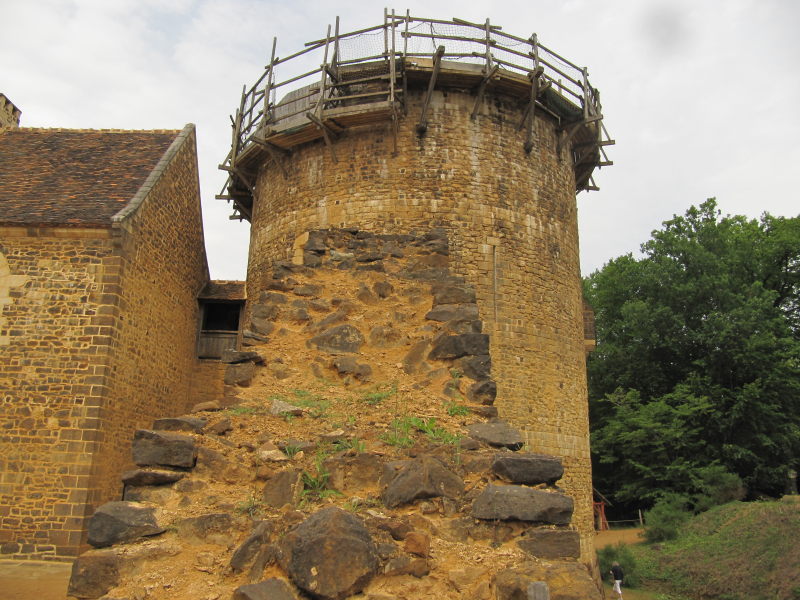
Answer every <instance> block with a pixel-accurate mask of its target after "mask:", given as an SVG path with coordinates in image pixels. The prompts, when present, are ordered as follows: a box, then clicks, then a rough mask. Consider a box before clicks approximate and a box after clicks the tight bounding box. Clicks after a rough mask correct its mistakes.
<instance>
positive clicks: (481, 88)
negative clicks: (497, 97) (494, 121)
mask: <svg viewBox="0 0 800 600" xmlns="http://www.w3.org/2000/svg"><path fill="white" fill-rule="evenodd" d="M499 70H500V65H494V66H493V67H492V68H491V69H489V72H488V73H486V74H485V75H484V76H483V79H481V83H480V85H479V86H478V95H477V97H476V98H475V105H474V106H473V107H472V114H471V115H470V117H469V118H470V119H472V120H473V121H474V120H475V117H477V116H478V109H479V108H480V106H481V102H482V101H483V95H484V94H485V93H486V86H487V85H488V84H489V81H491V79H492V77H494V76H495V75H496V74H497V72H498V71H499Z"/></svg>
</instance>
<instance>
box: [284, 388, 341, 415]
mask: <svg viewBox="0 0 800 600" xmlns="http://www.w3.org/2000/svg"><path fill="white" fill-rule="evenodd" d="M292 393H293V394H294V399H293V400H291V401H290V404H294V405H295V406H300V407H301V408H306V409H308V411H307V414H308V416H309V417H311V418H312V419H326V418H328V417H329V416H330V414H329V413H328V409H330V407H331V403H330V400H327V399H326V398H325V397H323V396H320V395H319V394H314V393H312V392H309V391H307V390H292Z"/></svg>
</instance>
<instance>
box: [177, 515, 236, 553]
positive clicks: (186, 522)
mask: <svg viewBox="0 0 800 600" xmlns="http://www.w3.org/2000/svg"><path fill="white" fill-rule="evenodd" d="M175 526H176V528H177V530H178V536H179V537H180V538H181V539H183V540H184V541H186V542H188V543H190V544H217V545H218V546H228V545H229V544H230V543H231V541H232V532H231V529H232V527H233V519H232V518H231V516H230V515H229V514H228V513H209V514H205V515H200V516H198V517H189V518H187V519H181V520H180V521H178V522H177V523H175Z"/></svg>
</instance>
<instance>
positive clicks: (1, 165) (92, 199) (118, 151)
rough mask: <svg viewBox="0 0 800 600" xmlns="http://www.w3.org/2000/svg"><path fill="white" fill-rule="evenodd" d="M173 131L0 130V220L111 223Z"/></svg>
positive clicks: (4, 222)
mask: <svg viewBox="0 0 800 600" xmlns="http://www.w3.org/2000/svg"><path fill="white" fill-rule="evenodd" d="M179 133H180V131H171V130H158V131H121V130H93V129H33V128H20V129H9V130H7V131H5V132H3V133H0V225H28V226H31V225H42V226H68V227H69V226H72V227H97V226H101V227H110V226H111V217H113V216H114V215H115V214H116V213H117V212H119V211H120V210H121V209H122V208H124V207H125V205H126V204H127V203H128V202H129V201H130V200H131V198H133V196H134V195H135V194H136V191H137V190H138V189H139V188H140V187H141V185H142V184H143V183H144V181H145V179H146V178H147V176H148V175H149V173H150V172H151V171H152V170H153V168H154V167H155V166H156V164H157V163H158V161H159V159H160V158H161V156H162V155H163V154H164V153H165V152H166V151H167V149H168V148H169V147H170V144H171V143H172V142H173V141H174V140H175V138H176V137H177V136H178V134H179Z"/></svg>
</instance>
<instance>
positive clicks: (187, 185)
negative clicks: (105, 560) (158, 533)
mask: <svg viewBox="0 0 800 600" xmlns="http://www.w3.org/2000/svg"><path fill="white" fill-rule="evenodd" d="M129 208H130V209H131V210H129V211H128V212H127V214H123V215H118V217H120V218H119V219H117V218H115V219H117V222H116V223H115V225H116V226H117V227H116V228H115V229H116V231H117V232H119V237H118V244H119V259H118V260H119V265H118V267H117V269H118V271H117V270H116V269H115V273H114V275H115V276H116V281H117V283H116V284H114V285H113V286H112V287H110V288H109V289H108V290H107V291H108V293H109V297H107V298H104V301H105V300H107V301H109V302H110V305H109V310H115V311H116V318H115V319H114V322H115V327H114V329H113V330H112V331H111V332H110V334H109V338H108V339H107V348H108V352H109V359H108V363H109V372H108V375H107V378H106V382H105V383H106V397H107V402H106V403H105V405H104V407H103V409H102V412H101V415H100V418H101V420H100V439H99V445H100V446H99V451H100V454H99V456H101V457H102V458H101V459H99V460H96V461H95V462H94V464H93V470H92V481H91V486H90V493H89V497H88V506H87V510H88V514H91V512H92V511H93V510H94V509H95V508H97V506H99V505H100V504H102V503H103V502H107V501H109V500H113V499H119V497H120V494H121V492H122V490H121V489H120V486H119V473H120V472H122V471H123V470H125V469H127V468H131V467H132V466H133V465H132V462H131V456H130V452H129V445H128V444H129V440H130V439H131V436H132V435H133V432H134V431H135V430H136V429H137V428H141V427H143V426H145V425H149V423H150V422H151V421H152V420H153V419H154V418H159V417H164V416H172V415H177V414H181V413H183V412H184V411H186V410H187V409H188V408H189V407H190V406H191V405H192V404H193V403H194V402H193V400H192V398H191V396H190V390H191V385H192V383H191V379H192V377H191V376H192V373H193V371H194V369H195V365H196V363H197V362H198V361H197V358H196V345H197V323H198V315H199V306H198V303H197V295H198V294H199V292H200V290H201V289H202V288H203V287H204V286H205V284H206V283H207V281H208V279H209V277H208V267H207V263H206V255H205V248H204V242H203V228H202V221H201V217H200V190H199V182H198V175H197V155H196V146H195V134H194V127H193V126H192V127H190V128H188V129H184V131H183V133H182V134H181V136H180V137H179V139H178V140H177V143H176V144H173V146H172V147H171V148H170V149H169V150H168V151H167V154H166V156H165V159H162V161H161V163H159V165H158V166H157V167H156V169H155V170H154V171H153V173H152V174H151V176H150V179H149V180H148V181H147V182H146V183H145V184H144V186H143V189H142V190H141V191H140V194H139V197H138V198H135V199H134V200H133V201H132V202H131V203H130V204H129ZM115 267H116V265H115ZM112 279H113V278H112V277H109V280H112Z"/></svg>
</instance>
